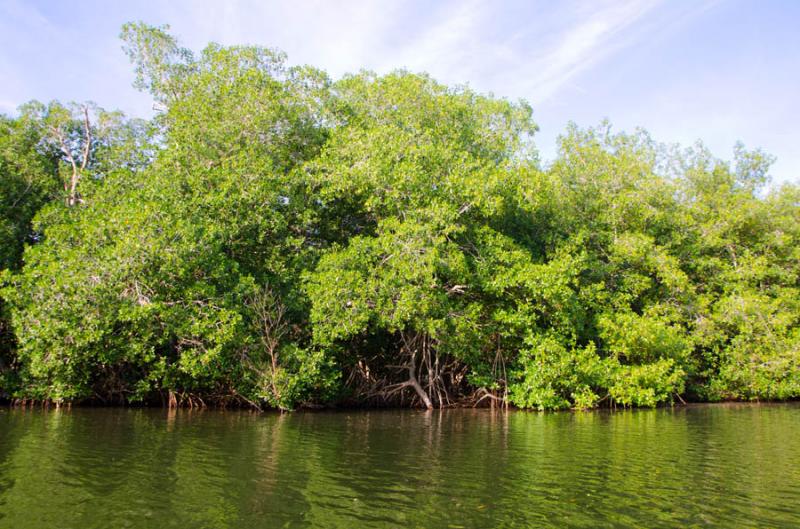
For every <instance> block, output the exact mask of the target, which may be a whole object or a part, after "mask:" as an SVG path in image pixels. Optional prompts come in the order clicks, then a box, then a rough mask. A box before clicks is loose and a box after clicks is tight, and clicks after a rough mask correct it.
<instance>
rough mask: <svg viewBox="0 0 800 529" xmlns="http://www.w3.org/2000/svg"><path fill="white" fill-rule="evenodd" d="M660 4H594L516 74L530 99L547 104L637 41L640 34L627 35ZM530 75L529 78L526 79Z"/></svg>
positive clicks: (648, 1)
mask: <svg viewBox="0 0 800 529" xmlns="http://www.w3.org/2000/svg"><path fill="white" fill-rule="evenodd" d="M658 3H659V2H658V1H657V0H646V1H639V0H634V1H629V2H613V3H611V4H607V5H601V4H593V6H594V7H593V8H592V9H586V10H582V11H580V12H578V13H576V14H575V15H574V16H572V17H569V20H568V21H567V22H566V24H565V26H566V27H564V28H563V29H562V31H561V32H560V34H559V35H557V37H556V38H555V39H553V42H551V43H549V46H547V47H545V48H544V49H543V50H536V51H534V52H533V53H532V54H531V55H530V56H528V57H524V58H523V60H524V59H527V60H528V61H529V62H527V64H525V65H524V66H521V67H520V68H519V69H518V70H517V71H515V72H514V73H513V76H514V77H515V78H516V79H518V81H517V83H518V84H519V85H520V86H519V87H518V88H517V90H521V89H523V87H524V89H527V91H529V92H530V94H531V95H530V97H531V98H532V99H534V100H536V101H539V102H541V101H543V100H546V99H548V98H550V97H551V96H553V95H554V94H555V93H557V92H558V91H559V89H561V88H562V87H563V86H564V85H565V84H567V83H569V82H570V80H571V79H573V78H574V77H575V76H576V75H577V74H578V73H580V72H581V71H583V70H585V69H587V68H589V67H591V66H593V65H595V64H597V63H599V62H600V61H602V60H603V59H606V58H608V57H609V55H611V54H612V53H614V52H615V51H619V50H620V49H622V48H624V47H625V46H627V45H631V44H633V43H634V42H635V41H636V36H637V34H638V32H627V34H626V31H627V30H630V29H632V27H633V26H635V24H636V23H637V22H638V21H641V20H642V19H643V18H644V17H645V15H647V14H648V13H649V12H651V11H652V10H653V9H654V8H655V7H657V6H658ZM526 74H527V75H526Z"/></svg>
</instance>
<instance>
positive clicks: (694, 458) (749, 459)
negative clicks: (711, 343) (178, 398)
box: [0, 404, 800, 529]
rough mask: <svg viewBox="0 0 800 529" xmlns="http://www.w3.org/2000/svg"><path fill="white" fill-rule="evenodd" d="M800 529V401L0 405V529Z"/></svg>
mask: <svg viewBox="0 0 800 529" xmlns="http://www.w3.org/2000/svg"><path fill="white" fill-rule="evenodd" d="M125 527H136V528H157V529H161V528H169V527H175V528H181V529H186V528H194V527H198V528H199V527H203V528H206V527H208V528H223V527H225V528H227V527H235V528H256V527H258V528H262V527H263V528H282V527H323V528H348V529H350V528H360V527H403V528H407V527H409V528H413V527H426V528H427V527H429V528H460V527H463V528H480V527H498V528H506V527H525V528H528V527H530V528H534V527H586V528H604V527H614V528H616V527H636V528H639V527H682V528H683V527H720V528H745V527H758V528H768V527H775V528H777V527H787V528H788V527H792V528H797V527H800V405H797V404H784V405H716V406H714V405H709V406H690V407H686V408H675V409H658V410H636V411H616V412H608V411H600V412H590V413H548V414H542V413H535V412H519V411H511V412H507V413H502V412H492V411H489V410H448V411H442V412H422V411H408V410H405V411H351V412H322V413H302V412H301V413H294V414H285V415H279V414H261V415H259V414H253V413H248V412H231V411H228V412H221V411H202V412H197V411H195V412H190V411H177V412H168V411H166V410H135V409H134V410H131V409H86V408H83V409H80V408H79V409H72V410H60V411H59V410H50V411H42V410H33V411H32V410H19V409H8V408H0V528H3V529H6V528H8V529H28V528H31V529H34V528H35V529H48V528H60V529H61V528H63V529H66V528H75V529H89V528H103V529H107V528H125Z"/></svg>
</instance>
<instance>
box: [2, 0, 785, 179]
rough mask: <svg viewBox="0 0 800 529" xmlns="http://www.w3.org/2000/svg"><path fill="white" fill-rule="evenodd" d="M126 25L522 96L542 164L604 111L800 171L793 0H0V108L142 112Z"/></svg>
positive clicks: (345, 68) (660, 133)
mask: <svg viewBox="0 0 800 529" xmlns="http://www.w3.org/2000/svg"><path fill="white" fill-rule="evenodd" d="M130 20H143V21H145V22H147V23H150V24H156V25H159V24H169V25H170V26H171V27H172V32H173V33H174V34H176V35H178V36H179V38H180V39H181V41H182V43H183V44H184V45H186V46H188V47H190V48H192V49H196V50H197V49H200V48H202V47H203V46H204V45H205V44H206V43H207V42H209V41H216V42H220V43H223V44H261V45H267V46H271V47H277V48H280V49H282V50H284V51H286V52H287V53H288V54H289V60H290V62H292V63H295V64H301V63H309V64H313V65H315V66H318V67H321V68H323V69H325V70H327V71H328V72H329V73H330V74H331V75H332V76H333V77H334V78H335V77H338V76H340V75H342V74H343V73H346V72H352V71H357V70H359V69H361V68H367V69H372V70H375V71H378V72H386V71H389V70H392V69H395V68H408V69H410V70H413V71H427V72H429V73H430V74H431V75H433V76H434V77H435V78H437V79H439V80H440V81H443V82H446V83H448V84H464V83H467V84H469V85H470V86H471V87H473V88H475V89H477V90H479V91H483V92H493V93H495V94H497V95H500V96H504V97H509V98H513V99H516V98H524V99H526V100H528V101H529V102H530V103H531V105H532V106H533V109H534V118H535V120H536V122H537V123H538V124H539V126H540V128H541V131H540V132H539V134H538V136H537V145H538V146H539V149H540V151H541V153H542V157H543V158H544V159H545V160H547V159H549V158H551V157H552V156H553V155H554V153H555V145H556V138H557V136H558V134H560V133H561V132H562V131H563V130H564V128H565V126H566V124H567V122H568V121H570V120H571V121H575V122H577V123H578V124H579V125H581V126H589V125H595V124H597V123H599V122H600V121H601V120H602V119H603V118H609V119H610V120H611V122H612V123H613V125H614V128H615V129H617V130H633V129H634V128H635V127H637V126H641V127H644V128H645V129H647V130H648V131H650V133H651V134H652V135H653V137H654V138H655V139H657V140H659V141H664V142H669V143H672V142H680V143H682V144H685V145H689V144H692V143H694V142H695V141H696V140H698V139H702V140H703V141H704V142H705V143H706V144H707V145H708V146H709V147H710V148H711V149H712V151H713V152H714V153H715V154H716V155H718V156H720V157H723V158H730V157H731V155H732V147H733V145H734V143H735V142H736V141H738V140H741V141H743V142H744V143H745V144H746V145H747V146H748V147H761V148H763V149H764V150H766V151H767V152H769V153H771V154H773V155H775V156H777V158H778V160H777V162H776V164H775V165H774V166H773V170H772V175H773V178H774V181H775V182H784V181H793V182H797V181H798V180H800V133H798V121H799V120H800V0H762V1H755V0H751V1H744V0H631V1H623V0H613V1H605V0H592V1H584V2H569V1H563V2H553V1H549V0H539V1H534V0H527V1H500V0H494V1H489V0H487V1H479V0H466V1H459V2H455V1H439V2H434V1H432V0H428V1H398V0H386V1H377V0H373V1H366V0H365V1H345V0H336V1H334V0H329V1H322V0H317V1H303V0H290V1H267V0H262V1H222V0H191V1H190V0H185V1H169V2H168V1H163V0H162V1H138V2H123V1H117V0H106V1H85V2H65V1H55V0H53V1H31V0H27V1H25V0H0V112H5V113H13V112H14V109H15V108H16V107H17V106H18V105H19V104H21V103H23V102H25V101H27V100H29V99H33V98H35V99H39V100H42V101H48V100H50V99H60V100H62V101H69V100H76V101H84V100H93V101H96V102H97V103H99V104H100V105H101V106H103V107H105V108H109V109H111V108H119V109H122V110H124V111H125V112H126V113H128V114H129V115H133V116H141V117H147V116H149V115H151V114H152V103H151V102H150V100H149V98H148V96H146V95H144V94H141V93H138V92H137V91H135V90H134V89H133V88H132V87H131V82H132V79H133V76H132V71H131V68H130V66H129V64H128V62H127V58H126V57H125V55H124V54H123V52H122V50H121V48H120V43H119V40H118V38H117V36H118V34H119V29H120V26H121V25H122V24H123V23H124V22H126V21H130Z"/></svg>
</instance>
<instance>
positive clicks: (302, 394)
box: [0, 23, 800, 409]
mask: <svg viewBox="0 0 800 529" xmlns="http://www.w3.org/2000/svg"><path fill="white" fill-rule="evenodd" d="M121 37H122V40H123V44H124V48H125V50H126V52H127V53H128V54H129V56H130V58H131V61H132V63H133V65H134V71H135V74H136V86H137V87H138V88H140V89H142V90H146V91H148V92H149V93H150V94H151V95H152V97H153V99H154V101H155V102H156V104H157V107H156V108H157V109H158V110H157V115H156V116H155V117H154V118H153V119H152V120H150V121H143V120H136V119H130V118H127V117H126V116H124V115H122V114H121V113H119V112H109V111H106V110H103V109H100V108H98V107H97V106H96V105H94V104H91V103H84V104H67V105H65V104H61V103H59V102H51V103H49V104H42V103H38V102H31V103H29V104H26V105H25V106H23V107H21V109H20V113H19V116H18V117H2V118H0V181H1V183H2V185H0V242H1V243H2V244H0V269H2V270H3V271H2V275H0V281H2V288H1V289H0V395H2V396H4V397H5V398H8V399H16V400H20V401H28V400H32V401H52V402H56V403H61V402H73V401H84V400H97V401H101V402H116V403H120V402H159V401H161V402H163V403H165V404H169V405H176V404H177V405H189V406H196V405H204V404H206V403H218V404H227V403H231V404H234V403H235V404H241V405H247V406H252V407H256V408H267V407H274V408H280V409H293V408H295V407H298V406H309V405H325V404H372V405H410V406H422V407H428V408H430V407H439V406H448V405H454V404H458V403H470V404H483V405H509V404H510V405H515V406H519V407H525V408H537V409H560V408H591V407H596V406H600V405H613V406H655V405H658V404H662V403H671V402H675V401H684V400H689V399H691V400H712V401H713V400H724V399H789V398H796V397H798V396H800V188H798V186H796V185H789V184H787V185H784V186H781V187H775V186H769V185H768V184H769V180H768V170H769V165H770V163H771V162H772V159H771V157H769V156H768V155H766V154H765V153H763V152H761V151H759V150H755V151H749V150H747V149H745V148H744V147H743V146H741V145H737V146H736V147H735V149H734V160H733V161H732V162H726V161H724V160H720V159H717V158H715V157H714V156H713V155H712V154H711V153H709V152H708V150H707V149H706V148H705V147H703V146H702V145H701V144H698V145H696V146H694V147H692V148H689V149H681V148H677V147H667V146H664V145H661V144H658V143H656V142H654V141H653V140H652V139H651V138H650V137H649V136H648V135H647V134H646V133H644V132H641V131H637V132H636V133H634V134H624V133H613V132H612V131H611V127H610V125H608V124H607V123H603V124H601V125H600V126H599V127H596V128H589V129H581V128H578V127H577V126H574V125H570V126H569V128H568V129H567V130H566V132H565V133H564V134H563V136H562V137H561V139H560V146H559V152H558V156H557V158H556V159H555V160H553V161H552V162H551V163H548V164H543V163H542V162H541V161H540V160H539V157H538V154H537V151H536V149H535V145H534V143H533V137H534V135H535V132H536V130H537V126H536V124H535V122H534V121H533V119H532V110H531V108H530V106H529V105H528V104H527V103H525V102H524V101H509V100H506V99H503V98H498V97H494V96H491V95H484V94H479V93H476V92H474V91H472V90H470V89H469V88H466V87H457V88H453V87H448V86H445V85H442V84H440V83H438V82H436V81H435V80H433V79H431V78H430V77H428V76H426V75H419V74H413V73H409V72H406V71H396V72H393V73H390V74H388V75H377V74H374V73H372V72H361V73H358V74H353V75H347V76H345V77H344V78H342V79H340V80H336V81H334V80H331V79H330V78H329V77H328V76H327V75H326V74H325V72H323V71H321V70H318V69H316V68H313V67H309V66H290V65H289V64H288V63H287V59H286V57H285V56H284V54H282V53H281V52H279V51H276V50H272V49H267V48H262V47H255V46H231V47H226V46H220V45H218V44H210V45H208V46H207V47H206V48H205V49H204V50H203V51H202V52H201V53H199V54H195V53H193V52H192V51H190V50H188V49H185V48H183V47H181V46H180V44H179V43H178V41H177V39H176V38H175V37H173V36H172V35H170V34H169V33H168V32H167V28H157V27H151V26H147V25H144V24H140V23H137V24H126V25H125V26H124V27H123V30H122V35H121Z"/></svg>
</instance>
